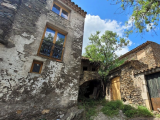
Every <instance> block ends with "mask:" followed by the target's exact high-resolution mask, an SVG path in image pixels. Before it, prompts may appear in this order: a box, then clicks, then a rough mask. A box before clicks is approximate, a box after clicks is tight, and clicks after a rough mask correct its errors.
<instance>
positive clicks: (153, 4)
mask: <svg viewBox="0 0 160 120" xmlns="http://www.w3.org/2000/svg"><path fill="white" fill-rule="evenodd" d="M118 3H119V4H120V5H121V8H122V9H123V10H126V9H127V8H129V9H130V8H131V9H132V10H133V11H132V16H131V18H132V19H133V20H132V27H131V28H130V29H129V30H128V31H126V35H127V37H128V35H129V34H131V33H132V32H133V30H135V31H136V32H139V33H142V32H144V31H147V32H148V31H150V30H154V29H155V28H156V27H157V26H158V23H159V18H160V14H159V13H160V1H159V0H136V1H135V0H125V1H124V0H116V4H118ZM131 9H130V10H131ZM128 23H129V24H130V22H128ZM128 23H127V25H128Z"/></svg>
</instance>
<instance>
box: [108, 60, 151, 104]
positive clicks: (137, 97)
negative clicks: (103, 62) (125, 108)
mask: <svg viewBox="0 0 160 120" xmlns="http://www.w3.org/2000/svg"><path fill="white" fill-rule="evenodd" d="M147 67H148V66H147V65H145V64H143V63H141V62H139V61H137V60H132V61H129V62H127V63H125V64H123V65H122V66H120V67H119V68H116V69H115V70H113V72H112V71H111V72H110V74H109V76H108V80H109V81H108V84H107V89H106V99H108V100H111V96H112V93H111V81H112V79H113V78H115V77H117V76H120V93H121V99H122V100H123V101H124V102H128V103H130V104H138V105H145V103H144V100H143V96H142V89H141V86H140V85H142V83H141V82H143V81H138V82H136V81H137V78H135V76H134V72H135V71H137V70H140V69H144V68H147Z"/></svg>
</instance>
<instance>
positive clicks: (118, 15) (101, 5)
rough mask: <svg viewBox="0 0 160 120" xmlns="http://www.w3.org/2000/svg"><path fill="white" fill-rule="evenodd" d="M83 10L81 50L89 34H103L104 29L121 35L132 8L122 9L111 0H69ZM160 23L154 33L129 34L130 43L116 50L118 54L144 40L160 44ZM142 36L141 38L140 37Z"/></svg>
mask: <svg viewBox="0 0 160 120" xmlns="http://www.w3.org/2000/svg"><path fill="white" fill-rule="evenodd" d="M71 1H72V2H74V3H75V4H77V5H78V6H79V7H81V8H82V9H83V10H84V11H86V12H87V15H86V18H85V26H84V38H83V50H82V54H83V53H84V52H85V47H86V46H87V45H88V44H89V39H88V38H89V36H90V35H91V34H94V33H96V31H101V34H103V33H104V32H105V31H106V30H110V31H113V32H116V33H117V34H118V35H119V36H123V34H124V31H125V30H126V26H125V22H126V21H128V20H129V18H130V16H131V13H132V10H130V9H128V10H126V11H123V12H122V10H121V9H120V4H118V5H115V4H114V3H113V2H112V1H111V0H110V1H108V0H71ZM159 28H160V25H159V26H158V27H157V28H156V33H157V35H156V34H155V33H154V32H151V31H150V32H145V34H143V35H142V34H140V33H133V34H131V35H130V36H129V38H128V39H129V40H130V44H129V45H128V46H126V47H124V48H122V50H120V51H117V52H116V54H117V55H118V56H120V55H123V54H125V53H127V52H129V51H130V50H132V49H134V48H136V47H137V46H139V45H141V44H143V43H145V42H146V41H153V42H156V43H158V44H160V38H159V36H160V34H159V33H160V30H159ZM142 37H143V38H142Z"/></svg>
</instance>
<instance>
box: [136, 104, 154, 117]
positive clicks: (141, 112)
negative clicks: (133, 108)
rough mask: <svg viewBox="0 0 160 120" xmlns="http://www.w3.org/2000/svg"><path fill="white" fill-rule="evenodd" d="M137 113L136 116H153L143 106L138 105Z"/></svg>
mask: <svg viewBox="0 0 160 120" xmlns="http://www.w3.org/2000/svg"><path fill="white" fill-rule="evenodd" d="M137 114H138V116H144V117H153V114H152V113H151V112H150V111H149V110H148V109H147V108H146V107H144V106H138V109H137Z"/></svg>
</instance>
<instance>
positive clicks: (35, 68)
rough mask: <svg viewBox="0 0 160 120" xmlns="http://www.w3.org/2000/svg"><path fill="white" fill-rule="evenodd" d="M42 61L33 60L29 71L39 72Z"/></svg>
mask: <svg viewBox="0 0 160 120" xmlns="http://www.w3.org/2000/svg"><path fill="white" fill-rule="evenodd" d="M42 65H43V62H39V61H36V60H34V61H33V63H32V67H31V70H30V72H33V73H39V74H40V73H41V70H42Z"/></svg>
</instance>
